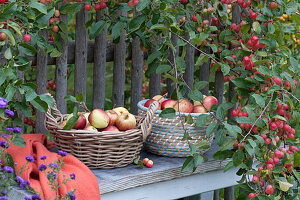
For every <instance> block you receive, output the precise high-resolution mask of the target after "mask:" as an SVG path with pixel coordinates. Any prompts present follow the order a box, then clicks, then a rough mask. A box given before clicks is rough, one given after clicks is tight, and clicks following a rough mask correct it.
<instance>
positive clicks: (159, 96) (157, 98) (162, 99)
mask: <svg viewBox="0 0 300 200" xmlns="http://www.w3.org/2000/svg"><path fill="white" fill-rule="evenodd" d="M152 99H154V100H156V101H158V102H159V104H161V103H162V102H164V100H165V98H164V97H163V96H161V95H156V96H154V97H152Z"/></svg>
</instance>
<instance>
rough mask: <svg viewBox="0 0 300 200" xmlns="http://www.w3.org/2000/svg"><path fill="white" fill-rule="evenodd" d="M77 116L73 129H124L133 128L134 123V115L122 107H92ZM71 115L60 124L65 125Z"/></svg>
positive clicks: (100, 130)
mask: <svg viewBox="0 0 300 200" xmlns="http://www.w3.org/2000/svg"><path fill="white" fill-rule="evenodd" d="M78 114H79V118H78V120H77V122H76V123H75V125H74V126H73V129H82V130H88V131H95V132H98V131H99V132H102V131H113V132H119V131H126V130H130V129H134V128H135V125H136V119H135V116H134V115H133V114H131V113H129V112H128V110H127V109H126V108H124V107H118V108H114V109H113V110H107V111H104V110H101V109H94V110H93V111H92V112H90V113H89V112H86V113H78ZM72 116H73V114H70V115H69V116H68V118H67V120H65V121H64V122H62V124H61V126H65V125H66V123H67V122H68V120H70V118H71V117H72Z"/></svg>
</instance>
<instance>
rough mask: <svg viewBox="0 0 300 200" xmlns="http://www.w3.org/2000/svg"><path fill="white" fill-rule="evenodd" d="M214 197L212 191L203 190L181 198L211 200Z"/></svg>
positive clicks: (184, 199) (186, 199) (185, 199)
mask: <svg viewBox="0 0 300 200" xmlns="http://www.w3.org/2000/svg"><path fill="white" fill-rule="evenodd" d="M213 198H214V191H210V192H204V193H201V194H197V195H193V196H189V197H184V198H183V199H182V200H213Z"/></svg>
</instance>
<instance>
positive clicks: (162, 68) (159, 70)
mask: <svg viewBox="0 0 300 200" xmlns="http://www.w3.org/2000/svg"><path fill="white" fill-rule="evenodd" d="M171 69H172V67H171V66H170V65H160V66H158V67H157V68H156V74H162V73H165V72H168V71H170V70H171Z"/></svg>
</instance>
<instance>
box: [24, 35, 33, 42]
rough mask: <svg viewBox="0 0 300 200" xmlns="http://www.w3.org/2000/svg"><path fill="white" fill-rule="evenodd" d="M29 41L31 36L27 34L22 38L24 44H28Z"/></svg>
mask: <svg viewBox="0 0 300 200" xmlns="http://www.w3.org/2000/svg"><path fill="white" fill-rule="evenodd" d="M30 40H31V36H30V35H29V34H25V35H24V36H23V41H24V42H30Z"/></svg>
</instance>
